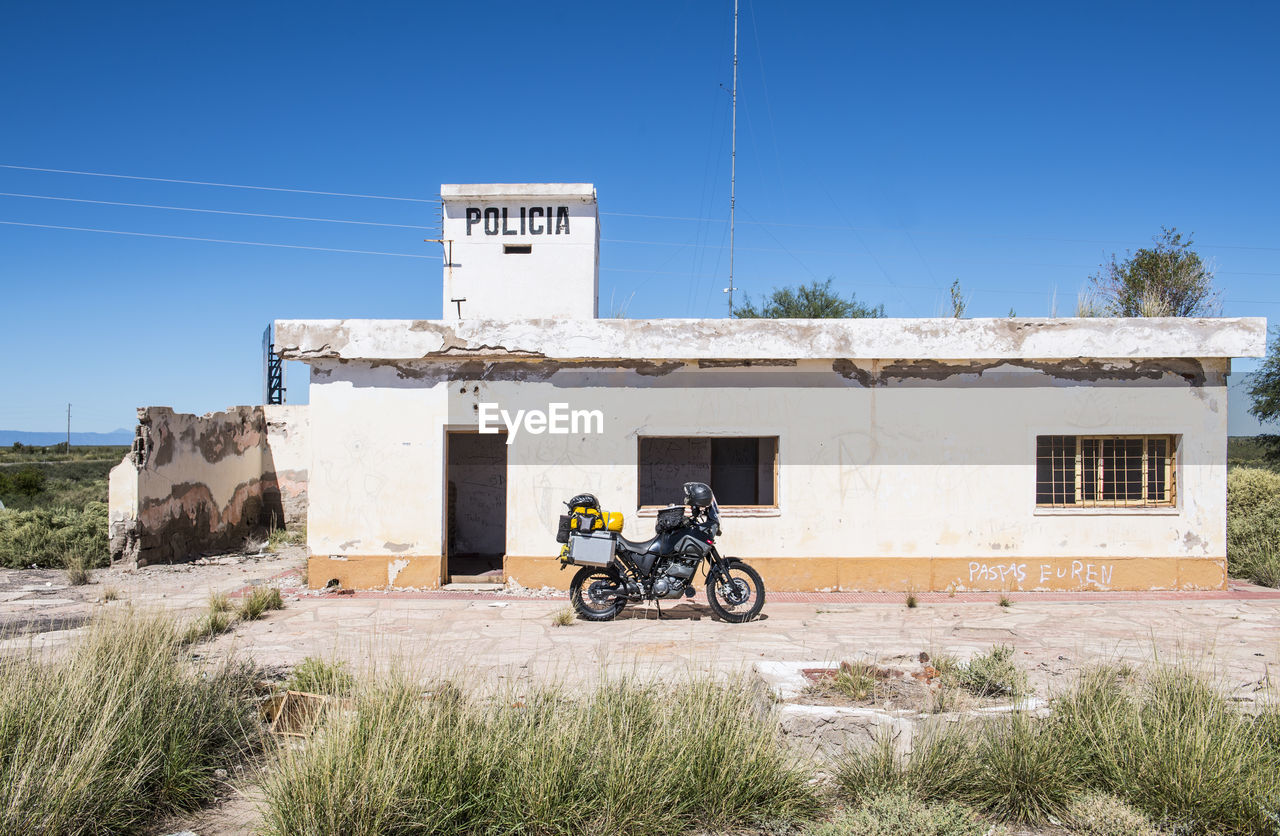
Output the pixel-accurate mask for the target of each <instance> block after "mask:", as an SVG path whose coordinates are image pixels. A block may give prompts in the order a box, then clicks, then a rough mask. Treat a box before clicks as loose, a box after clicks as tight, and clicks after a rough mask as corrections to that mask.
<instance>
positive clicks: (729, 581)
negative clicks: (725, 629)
mask: <svg viewBox="0 0 1280 836" xmlns="http://www.w3.org/2000/svg"><path fill="white" fill-rule="evenodd" d="M707 603H708V604H710V605H711V611H712V612H714V613H715V614H716V615H717V616H719V617H720V618H722V619H723V620H725V621H728V622H730V623H731V624H741V623H742V622H744V621H751V620H752V619H753V618H755V617H756V616H758V615H759V614H760V610H762V609H764V581H762V580H760V573H759V572H757V571H756V570H755V569H752V568H751V567H750V566H748V565H747V564H745V563H743V562H742V561H741V560H731V561H729V564H728V565H727V566H726V567H725V568H724V569H722V570H719V571H717V570H712V571H711V573H710V574H708V575H707Z"/></svg>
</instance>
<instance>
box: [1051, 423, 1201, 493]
mask: <svg viewBox="0 0 1280 836" xmlns="http://www.w3.org/2000/svg"><path fill="white" fill-rule="evenodd" d="M1176 446H1177V440H1176V437H1175V436H1172V435H1041V436H1037V437H1036V505H1038V506H1041V507H1046V508H1149V507H1157V506H1169V505H1173V504H1174V502H1175V500H1176V498H1177V491H1176V487H1177V486H1176V479H1175V475H1176V468H1175V452H1176Z"/></svg>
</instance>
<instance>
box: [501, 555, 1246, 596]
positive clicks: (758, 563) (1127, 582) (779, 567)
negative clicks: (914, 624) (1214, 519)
mask: <svg viewBox="0 0 1280 836" xmlns="http://www.w3.org/2000/svg"><path fill="white" fill-rule="evenodd" d="M744 559H745V560H746V561H747V562H748V563H750V564H751V565H752V566H753V567H754V568H755V569H756V570H757V571H759V572H760V576H761V577H762V578H763V579H764V584H765V589H766V590H770V589H771V590H774V591H775V592H819V591H826V592H907V591H914V592H949V591H951V590H955V591H956V592H1029V591H1086V590H1099V591H1101V590H1116V591H1121V590H1192V589H1226V587H1227V568H1226V567H1227V561H1226V558H1209V557H1190V558H1189V557H1122V558H1104V557H1079V558H1071V557H1035V558H1027V557H1011V558H1007V559H1004V560H994V559H992V558H957V557H803V558H796V557H749V558H744ZM576 571H577V568H576V567H569V568H568V569H565V570H564V571H563V572H562V571H560V561H559V560H557V559H555V558H550V557H522V556H517V555H507V558H506V572H507V577H509V578H514V579H515V580H516V581H518V582H519V583H520V584H522V585H523V586H527V587H542V586H551V587H555V588H556V589H567V588H568V586H569V581H570V580H572V579H573V573H574V572H576Z"/></svg>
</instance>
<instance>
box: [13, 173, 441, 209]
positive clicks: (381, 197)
mask: <svg viewBox="0 0 1280 836" xmlns="http://www.w3.org/2000/svg"><path fill="white" fill-rule="evenodd" d="M0 168H10V169H15V170H18V171H40V172H44V173H46V174H79V175H82V176H84V177H111V178H114V179H117V180H147V181H150V182H152V183H181V184H183V185H186V186H217V187H219V188H223V189H254V190H255V191H260V192H292V193H294V194H317V195H323V196H325V197H363V198H368V199H370V200H403V201H407V202H409V203H439V202H440V201H438V200H431V199H428V198H421V197H392V196H390V195H384V194H352V193H350V192H321V191H315V190H312V189H286V188H283V187H281V186H246V185H244V184H242V183H211V182H207V181H204V180H177V179H174V178H172V177H142V176H139V175H136V174H107V173H105V172H101V171H72V170H70V169H65V168H37V167H36V166H32V165H8V164H6V163H0Z"/></svg>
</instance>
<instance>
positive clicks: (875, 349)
mask: <svg viewBox="0 0 1280 836" xmlns="http://www.w3.org/2000/svg"><path fill="white" fill-rule="evenodd" d="M275 329H276V350H277V351H279V352H280V353H281V355H282V356H283V357H284V358H285V359H286V360H302V361H307V360H319V359H341V360H358V359H364V360H429V359H445V358H456V357H475V358H484V357H493V358H505V359H519V358H528V359H550V360H606V361H607V360H804V359H851V360H1003V359H1007V360H1015V359H1037V360H1053V359H1066V358H1074V357H1090V358H1104V359H1127V358H1155V357H1194V358H1231V357H1262V356H1264V355H1265V353H1266V340H1267V321H1266V319H1264V318H1262V317H1234V318H1227V317H1224V318H1186V317H1159V318H1157V317H1144V318H1113V317H1106V318H1103V317H1099V318H1062V319H1032V318H1023V317H1009V318H1000V319H951V318H945V319H943V318H939V319H505V320H491V319H466V320H460V321H444V320H429V319H286V320H278V321H277V322H276V324H275Z"/></svg>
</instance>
